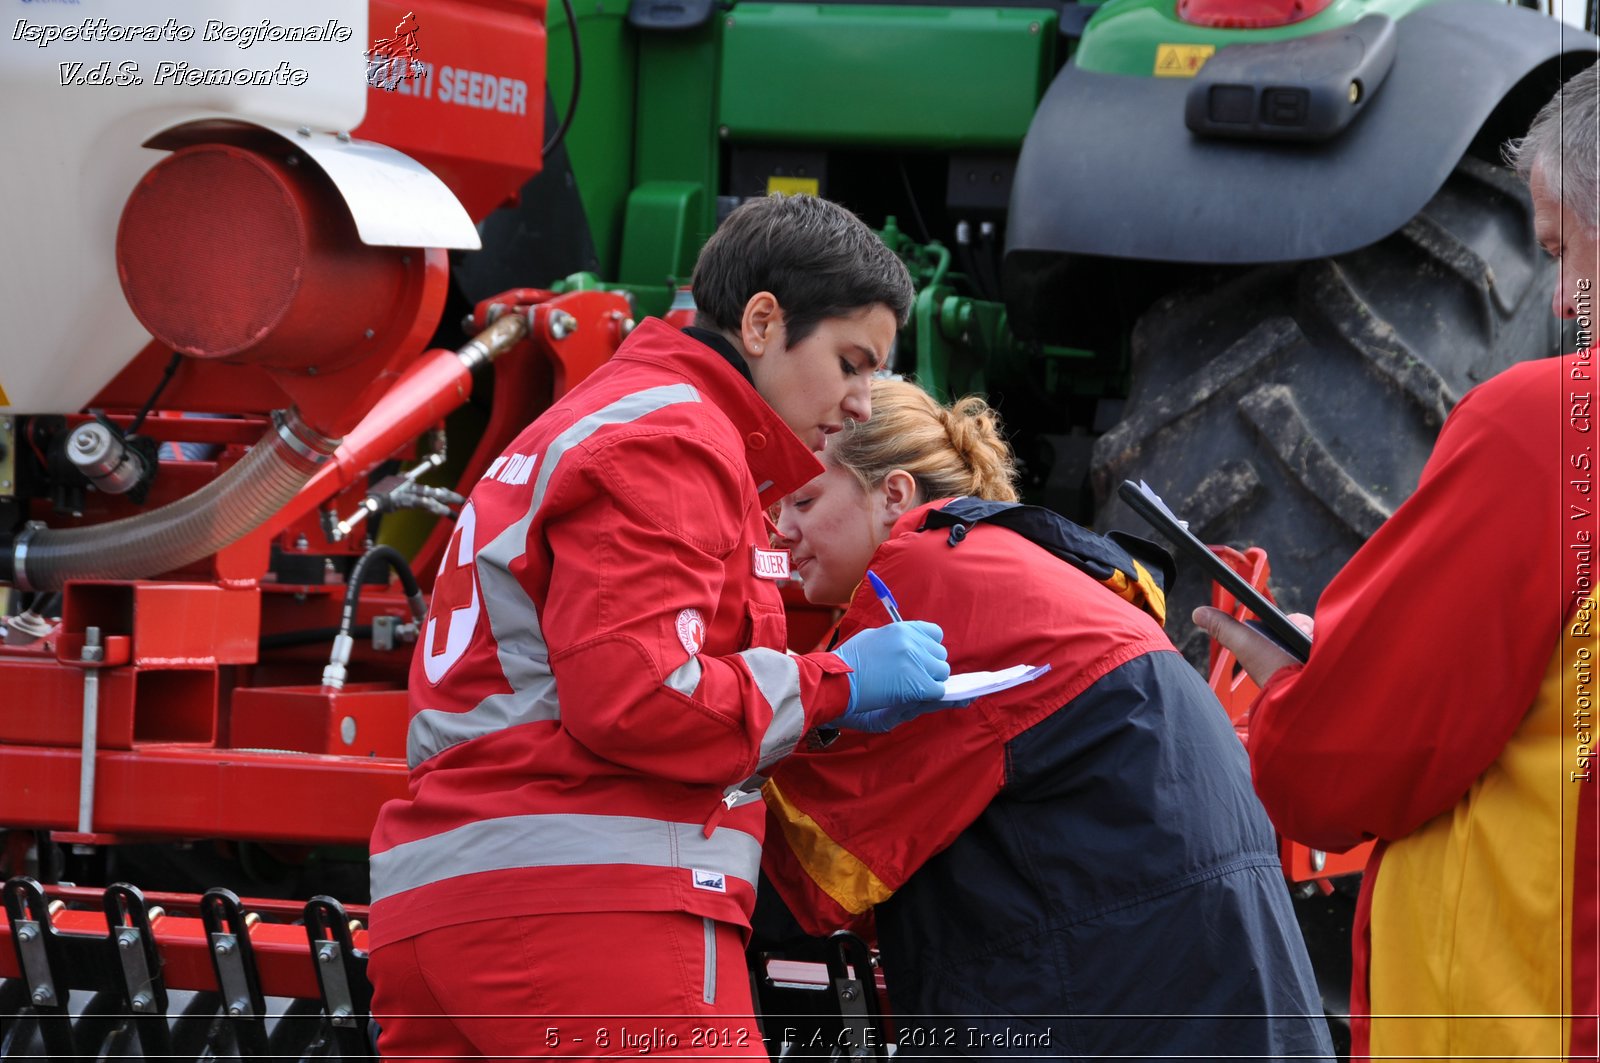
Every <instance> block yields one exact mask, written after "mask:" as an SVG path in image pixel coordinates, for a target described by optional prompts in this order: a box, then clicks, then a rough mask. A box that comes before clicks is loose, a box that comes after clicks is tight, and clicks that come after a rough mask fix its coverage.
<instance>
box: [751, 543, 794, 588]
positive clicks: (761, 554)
mask: <svg viewBox="0 0 1600 1063" xmlns="http://www.w3.org/2000/svg"><path fill="white" fill-rule="evenodd" d="M750 549H751V550H753V551H755V560H754V561H753V562H752V563H751V571H752V572H754V573H755V575H756V578H757V579H772V580H778V579H788V578H789V551H787V550H763V549H761V547H759V546H752V547H751V548H750Z"/></svg>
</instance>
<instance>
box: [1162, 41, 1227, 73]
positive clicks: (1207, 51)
mask: <svg viewBox="0 0 1600 1063" xmlns="http://www.w3.org/2000/svg"><path fill="white" fill-rule="evenodd" d="M1216 50H1217V46H1216V45H1214V44H1158V45H1156V68H1155V75H1156V77H1158V78H1192V77H1194V76H1195V75H1196V74H1198V73H1200V68H1201V67H1203V66H1205V65H1206V60H1207V59H1210V58H1211V53H1212V52H1215V51H1216Z"/></svg>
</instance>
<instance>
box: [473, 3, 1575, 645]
mask: <svg viewBox="0 0 1600 1063" xmlns="http://www.w3.org/2000/svg"><path fill="white" fill-rule="evenodd" d="M551 20H552V25H551V30H550V42H551V43H550V71H551V73H550V80H551V86H552V96H553V97H554V98H555V100H556V103H557V106H556V110H557V111H562V110H565V111H566V112H567V113H566V117H567V119H568V121H564V122H562V123H561V126H562V127H564V128H563V130H562V131H563V132H564V133H565V137H564V140H563V141H562V142H561V144H560V147H558V148H557V149H556V150H555V151H554V152H553V153H552V154H551V156H550V157H549V158H548V159H547V162H546V170H545V172H544V173H542V174H541V175H540V176H538V177H537V178H535V179H534V181H533V182H532V183H531V184H532V185H533V186H534V187H531V188H530V189H528V190H526V191H525V194H524V195H523V197H522V202H523V204H524V206H522V207H520V208H514V209H508V210H506V211H503V212H501V213H500V214H499V215H496V216H494V217H491V218H490V219H489V221H488V222H487V223H486V225H485V238H486V239H485V244H486V249H485V250H484V251H482V252H478V253H476V254H473V255H468V256H466V257H465V259H464V260H463V261H462V262H461V264H460V268H459V269H458V271H457V274H458V278H459V281H458V283H459V284H460V287H461V290H462V293H463V295H464V296H465V297H466V299H465V302H467V303H471V302H475V301H476V300H477V299H481V298H484V297H486V296H488V295H490V294H493V293H494V292H497V291H499V290H502V289H503V288H507V287H511V286H513V285H516V284H527V283H529V282H530V277H531V278H532V281H533V282H534V283H552V282H555V283H557V286H558V287H559V286H560V284H561V283H562V282H561V281H560V280H559V279H560V278H564V277H567V276H569V275H571V274H573V273H578V272H583V273H588V274H592V275H594V276H598V277H603V278H606V279H607V280H608V281H609V282H613V283H608V284H607V285H606V286H607V287H625V288H627V289H628V290H630V291H631V292H632V293H633V294H634V296H635V298H636V300H637V303H638V305H639V308H640V311H641V312H655V313H660V312H663V311H665V309H666V308H667V307H668V305H669V304H670V301H671V298H672V295H673V292H674V290H675V289H676V287H677V286H678V285H680V284H683V283H686V282H687V279H688V276H689V274H690V271H691V269H692V266H693V262H694V259H695V255H696V253H697V252H698V250H699V247H700V245H701V243H702V242H703V241H704V240H705V238H706V237H707V236H708V235H709V234H710V233H711V231H712V230H713V229H714V228H715V226H716V223H717V220H718V218H719V216H721V215H722V214H725V213H726V211H727V210H729V209H731V208H732V206H733V205H735V204H737V203H738V202H739V201H740V200H741V199H743V198H745V197H748V196H756V195H764V194H766V193H768V192H770V191H808V192H816V193H820V194H822V195H825V196H827V197H829V198H832V199H836V200H839V201H840V202H843V203H845V204H846V205H848V206H850V207H851V208H852V209H854V210H856V211H857V212H858V213H860V214H861V215H862V216H863V217H865V218H866V219H867V220H868V221H869V222H870V223H872V224H874V225H878V226H881V227H882V228H883V231H884V233H885V236H886V237H887V238H888V239H889V240H890V241H891V242H892V243H893V244H894V245H895V246H897V247H898V248H899V249H900V250H901V251H902V253H903V255H904V256H905V258H906V260H907V262H908V263H909V264H910V265H911V266H912V268H913V274H914V276H915V278H916V280H917V282H918V285H919V293H920V294H919V297H918V299H917V303H916V307H915V310H914V312H913V318H912V323H911V326H910V328H909V329H907V330H906V331H905V333H904V334H903V335H902V337H901V340H900V349H899V352H898V354H897V358H896V365H895V368H896V369H898V370H899V371H901V372H904V373H907V374H909V375H913V376H914V377H915V378H916V379H917V380H918V381H920V382H921V383H922V384H923V385H924V386H926V387H928V388H929V389H930V390H932V391H934V392H936V393H941V394H946V395H950V394H956V393H960V392H965V391H970V390H978V391H984V392H987V393H988V394H989V395H990V396H991V398H992V399H993V400H994V401H995V402H997V403H998V404H999V405H1000V407H1001V409H1002V411H1003V412H1004V414H1005V416H1006V420H1007V422H1008V424H1009V426H1010V428H1011V430H1012V431H1013V433H1014V434H1015V437H1016V439H1015V442H1016V444H1017V447H1018V451H1019V454H1020V455H1021V456H1022V457H1023V459H1024V460H1025V462H1026V464H1027V471H1028V477H1029V482H1028V485H1027V487H1028V494H1029V495H1030V496H1031V498H1032V499H1033V500H1035V501H1040V502H1043V503H1044V504H1048V505H1051V506H1052V507H1054V508H1056V509H1058V510H1060V511H1062V512H1064V513H1066V514H1068V515H1069V516H1073V517H1075V518H1076V519H1078V520H1080V521H1082V522H1084V523H1092V524H1095V525H1097V526H1100V527H1102V528H1104V527H1108V526H1111V525H1114V524H1120V525H1124V526H1128V527H1132V528H1136V527H1138V524H1137V522H1135V521H1133V520H1132V519H1131V518H1132V515H1131V514H1130V513H1129V512H1128V511H1127V510H1126V509H1125V508H1124V507H1123V506H1122V504H1121V502H1120V501H1118V500H1117V499H1116V497H1115V493H1114V488H1115V487H1116V485H1117V484H1118V483H1119V482H1120V481H1121V480H1122V479H1124V478H1128V477H1132V478H1135V479H1137V478H1143V479H1144V480H1146V481H1148V482H1149V483H1150V484H1151V485H1152V486H1153V487H1155V488H1156V489H1157V490H1158V491H1160V492H1161V493H1162V494H1163V496H1164V497H1166V498H1167V500H1168V501H1169V502H1170V503H1172V504H1173V506H1174V507H1175V508H1176V509H1178V511H1179V512H1180V513H1182V514H1184V515H1185V516H1187V517H1188V518H1189V519H1190V521H1191V524H1192V525H1193V526H1194V527H1195V528H1196V529H1197V531H1198V533H1199V534H1200V535H1201V537H1202V538H1204V539H1206V540H1207V541H1211V542H1225V541H1236V540H1237V541H1248V542H1251V543H1255V544H1259V545H1261V546H1264V547H1265V548H1266V549H1267V550H1268V551H1269V553H1270V554H1271V557H1272V559H1273V562H1274V564H1273V572H1274V576H1275V579H1274V584H1273V589H1274V591H1275V592H1276V593H1277V595H1278V597H1279V599H1280V600H1281V601H1282V602H1283V603H1284V604H1285V605H1286V606H1288V607H1290V608H1294V609H1301V610H1310V609H1311V607H1312V606H1313V605H1314V604H1315V601H1316V597H1317V594H1318V593H1319V592H1320V590H1321V588H1322V587H1323V586H1324V585H1325V584H1326V583H1327V581H1328V579H1329V578H1330V577H1331V576H1332V574H1333V573H1334V572H1335V571H1337V570H1338V568H1339V566H1340V565H1341V564H1343V562H1344V561H1345V559H1346V558H1348V557H1349V555H1350V554H1351V553H1352V552H1353V551H1354V549H1355V548H1356V547H1357V546H1359V545H1360V543H1361V542H1363V541H1364V540H1365V539H1366V537H1367V536H1369V535H1370V534H1371V533H1372V531H1373V530H1374V529H1375V528H1376V527H1377V526H1378V524H1379V523H1381V522H1382V520H1383V519H1384V518H1385V517H1386V516H1387V515H1388V514H1389V513H1390V512H1392V511H1393V509H1394V507H1395V506H1396V505H1397V504H1398V503H1399V502H1400V501H1401V500H1402V499H1403V498H1404V497H1405V496H1406V495H1407V494H1409V492H1410V491H1411V490H1412V488H1413V487H1414V486H1415V483H1416V480H1417V477H1418V474H1419V472H1420V469H1421V466H1422V462H1423V460H1424V459H1425V457H1426V455H1427V453H1428V450H1429V448H1430V447H1431V444H1432V440H1433V437H1434V435H1435V434H1436V432H1437V430H1438V428H1439V425H1440V423H1441V421H1442V420H1443V418H1444V416H1445V414H1446V413H1447V412H1448V411H1449V409H1450V408H1451V406H1452V405H1453V403H1454V402H1455V401H1456V399H1458V398H1459V397H1460V395H1461V394H1462V393H1463V392H1464V391H1465V390H1466V389H1468V388H1470V387H1471V386H1472V385H1473V384H1474V383H1476V382H1478V381H1480V380H1482V379H1484V378H1486V377H1487V376H1490V375H1492V374H1493V373H1495V372H1497V371H1498V370H1500V369H1502V368H1504V367H1505V366H1507V365H1509V364H1510V363H1512V362H1514V361H1518V360H1521V359H1525V358H1533V357H1540V356H1543V355H1548V354H1551V353H1554V352H1555V351H1556V350H1557V348H1558V346H1559V345H1560V332H1559V329H1558V325H1557V322H1555V320H1554V319H1553V318H1552V316H1551V315H1550V313H1549V312H1548V310H1547V308H1546V302H1547V300H1548V297H1549V290H1548V289H1549V284H1550V283H1551V281H1550V277H1549V273H1548V271H1547V270H1546V268H1545V267H1544V266H1543V265H1541V262H1540V255H1539V252H1538V250H1537V248H1536V246H1535V244H1534V240H1533V236H1532V224H1531V208H1530V205H1529V202H1528V198H1527V195H1526V193H1525V192H1524V190H1523V189H1522V188H1521V187H1520V186H1519V183H1518V182H1517V181H1516V180H1515V179H1514V178H1513V177H1512V176H1511V175H1510V174H1509V173H1508V172H1507V170H1506V169H1505V168H1504V167H1503V166H1502V165H1501V163H1500V152H1501V148H1502V145H1503V143H1504V142H1505V140H1506V139H1508V138H1510V137H1514V136H1518V135H1520V134H1521V133H1522V132H1523V131H1524V130H1525V129H1526V126H1527V122H1528V121H1529V119H1530V118H1531V116H1532V114H1533V112H1534V110H1536V109H1537V107H1538V106H1539V105H1540V104H1541V103H1542V102H1543V101H1544V100H1545V99H1547V98H1548V97H1549V95H1550V94H1551V93H1552V92H1553V91H1554V88H1555V87H1556V86H1557V85H1558V84H1559V83H1560V82H1561V80H1562V79H1564V78H1565V77H1569V76H1571V74H1572V73H1574V72H1575V71H1576V70H1577V69H1579V68H1580V67H1582V66H1583V65H1585V64H1587V63H1588V62H1591V61H1592V60H1593V58H1594V56H1595V49H1596V47H1597V43H1600V42H1597V41H1596V38H1595V37H1593V36H1592V35H1590V34H1589V33H1587V32H1584V31H1582V30H1579V29H1577V28H1575V27H1573V26H1570V25H1568V24H1566V23H1563V22H1561V21H1558V20H1556V19H1553V18H1549V17H1545V16H1543V15H1541V14H1539V13H1537V12H1535V11H1529V10H1526V9H1520V8H1516V7H1509V6H1506V5H1504V4H1501V3H1494V2H1488V0H1440V2H1434V3H1419V2H1417V0H1106V2H1104V3H1098V4H1096V3H1076V2H1070V0H1069V2H1061V0H1016V2H1014V3H1007V4H993V5H977V4H940V5H932V4H915V5H912V4H883V3H874V4H858V3H834V4H810V3H770V2H762V3H752V2H741V3H732V4H728V3H724V4H716V5H714V4H712V3H710V0H631V3H626V4H624V3H621V2H620V0H570V3H567V4H566V8H565V10H564V11H563V10H560V9H556V8H552V13H551ZM574 27H576V30H575V32H574ZM569 40H570V42H571V46H570V47H566V46H565V45H566V42H567V41H569ZM552 117H553V116H552ZM565 283H569V284H583V283H598V282H593V281H592V280H590V279H589V278H581V277H580V278H573V279H572V280H570V281H567V282H565ZM1205 593H1206V588H1205V587H1204V586H1203V585H1201V580H1200V578H1199V577H1198V576H1195V575H1191V576H1189V577H1188V578H1187V579H1183V578H1181V579H1180V583H1179V585H1178V588H1177V595H1176V601H1177V604H1178V606H1179V608H1176V609H1174V610H1173V614H1174V616H1175V618H1176V619H1175V622H1174V625H1173V635H1174V638H1175V640H1176V641H1177V642H1178V643H1179V645H1180V646H1182V647H1183V648H1184V649H1185V650H1186V652H1188V653H1189V655H1190V657H1191V659H1195V660H1197V661H1198V659H1199V655H1200V654H1201V653H1203V650H1204V647H1203V645H1201V644H1200V643H1201V640H1200V639H1199V638H1198V637H1197V635H1196V633H1195V632H1194V631H1193V629H1192V628H1191V627H1190V626H1189V625H1188V623H1187V621H1186V619H1184V618H1185V617H1186V616H1187V613H1188V609H1187V608H1186V607H1187V606H1189V605H1192V604H1195V603H1198V602H1199V601H1200V600H1202V598H1203V596H1204V595H1205Z"/></svg>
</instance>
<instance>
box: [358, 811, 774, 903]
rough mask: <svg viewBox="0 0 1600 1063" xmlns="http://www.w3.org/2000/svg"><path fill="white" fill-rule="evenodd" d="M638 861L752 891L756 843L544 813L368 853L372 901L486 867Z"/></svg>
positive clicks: (643, 822) (740, 834)
mask: <svg viewBox="0 0 1600 1063" xmlns="http://www.w3.org/2000/svg"><path fill="white" fill-rule="evenodd" d="M597 864H636V865H643V866H646V867H681V868H684V869H686V870H685V871H684V873H685V874H693V873H694V872H692V871H689V870H687V869H689V868H696V869H699V870H703V871H717V872H721V873H722V874H724V875H727V876H729V877H731V878H736V879H740V880H742V881H743V882H745V883H746V884H747V885H749V886H750V888H751V889H754V888H755V885H756V875H757V872H758V871H759V869H760V866H761V843H760V842H758V841H757V840H756V839H755V838H753V837H752V836H750V835H749V834H746V833H745V832H744V831H742V830H738V829H736V828H733V827H728V826H719V827H718V828H717V830H716V831H715V832H714V833H713V834H712V835H711V837H709V838H707V837H706V836H705V828H704V825H703V824H699V823H668V822H663V821H662V820H657V819H639V818H636V817H633V816H583V815H566V814H562V815H544V816H506V817H504V818H502V819H487V820H481V821H479V822H477V823H468V824H467V825H466V826H463V827H457V828H456V829H454V830H448V831H445V832H444V833H442V834H435V835H434V836H433V837H431V838H420V839H418V840H417V841H414V842H406V843H405V844H403V845H397V846H395V847H394V848H393V849H389V850H387V851H386V852H382V853H377V854H375V855H374V856H373V857H372V860H371V868H372V899H373V900H374V901H380V900H382V899H384V898H385V897H392V896H394V895H395V894H397V893H404V892H405V891H406V890H410V889H416V888H417V887H418V886H427V885H431V884H433V883H436V882H443V881H445V880H447V879H452V878H456V877H458V876H460V875H473V874H477V873H479V872H483V871H507V870H511V869H513V868H527V867H583V866H594V865H597Z"/></svg>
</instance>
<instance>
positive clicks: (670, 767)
mask: <svg viewBox="0 0 1600 1063" xmlns="http://www.w3.org/2000/svg"><path fill="white" fill-rule="evenodd" d="M741 478H743V480H745V481H747V480H748V479H749V474H748V472H747V471H746V470H745V469H744V468H743V467H742V465H740V464H738V463H736V462H735V461H734V460H733V459H731V458H729V457H728V456H727V455H725V454H723V453H722V452H721V451H720V450H719V449H718V448H717V447H716V446H715V445H714V444H713V443H712V442H710V441H708V440H705V439H703V438H697V437H696V436H695V435H694V434H693V433H663V432H652V433H632V434H629V435H627V436H624V437H622V438H620V439H617V440H615V441H613V442H610V443H607V444H605V445H603V446H602V447H600V448H598V449H597V450H596V451H595V452H593V453H592V454H591V455H589V458H588V460H587V461H585V462H584V463H583V465H582V468H581V470H575V473H574V479H575V480H576V481H578V482H569V483H566V484H564V485H563V486H562V488H561V490H562V493H563V495H564V496H565V498H564V499H563V503H564V505H563V509H562V511H561V513H560V514H559V516H554V517H552V519H551V520H550V522H549V523H547V524H546V525H545V535H546V538H547V540H548V544H549V549H550V552H551V554H552V556H553V557H554V558H555V562H554V564H553V567H552V571H551V578H550V590H549V596H548V599H547V601H546V604H545V607H544V609H543V611H542V616H541V619H542V621H543V623H544V626H545V632H544V634H545V638H546V640H547V642H548V644H549V647H550V665H551V670H552V672H553V673H554V675H555V678H556V685H557V690H558V694H559V698H560V703H561V714H562V715H561V720H562V725H563V726H564V727H565V728H566V729H567V731H568V732H569V733H570V734H571V735H572V737H573V738H574V739H575V740H577V741H578V742H579V743H580V744H582V745H583V746H584V747H586V748H587V749H588V750H590V751H591V752H592V753H595V754H597V755H598V756H601V757H604V758H605V759H607V760H610V761H612V762H614V763H617V764H621V765H624V766H626V767H629V768H632V769H634V770H636V771H641V772H646V773H649V774H651V775H655V776H658V777H661V778H665V779H673V780H677V781H680V782H685V783H714V784H718V785H725V786H726V785H733V784H737V783H740V782H742V781H744V780H745V779H747V778H749V777H750V776H751V775H753V774H754V773H755V772H756V771H757V770H758V769H761V768H765V767H766V766H768V765H770V764H771V763H774V762H775V761H776V760H778V759H781V758H782V757H783V756H784V755H786V754H787V753H788V752H790V751H791V750H792V749H793V748H794V747H795V745H796V743H797V742H798V741H799V739H800V737H801V736H802V735H803V734H804V733H805V731H806V730H808V729H809V728H810V727H812V726H813V725H815V724H817V723H822V722H826V721H828V720H831V719H832V718H834V717H835V716H837V715H839V714H840V713H842V712H843V711H844V709H845V706H846V704H847V703H848V701H849V681H848V679H847V677H846V673H848V671H849V669H848V668H847V667H846V666H845V665H844V663H843V662H842V661H840V660H839V658H837V657H836V656H834V655H833V654H814V655H811V656H807V657H797V656H793V655H790V654H788V653H787V652H786V651H785V650H784V649H783V646H784V631H785V626H784V618H783V611H782V607H781V605H779V604H778V603H777V601H776V596H774V601H773V603H772V604H770V605H768V604H766V603H761V602H756V601H753V600H747V597H748V596H747V594H746V593H745V591H747V590H748V589H749V588H747V587H741V586H737V585H731V584H730V582H729V578H728V577H729V573H730V571H731V570H733V569H735V568H736V567H737V566H738V565H740V564H743V565H744V566H745V567H746V568H748V560H747V555H748V551H749V548H750V543H749V542H748V541H747V534H746V529H747V526H748V525H749V524H750V518H751V514H750V512H747V511H749V510H753V508H754V506H755V505H756V503H755V498H754V492H753V490H750V489H744V490H741V487H740V484H741ZM741 558H744V560H743V561H741V560H740V559H741ZM690 616H692V617H695V618H697V621H698V623H699V624H700V627H699V628H698V629H695V628H693V627H692V626H691V627H690V628H685V627H684V625H683V624H682V623H680V621H681V620H682V619H683V618H685V617H690ZM686 631H687V632H688V633H687V634H686V633H685V632H686ZM686 638H687V639H688V642H687V643H686V641H685V640H686ZM696 638H703V652H698V653H691V652H690V651H689V649H688V645H690V644H693V643H694V641H695V639H696ZM730 651H731V652H730Z"/></svg>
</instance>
